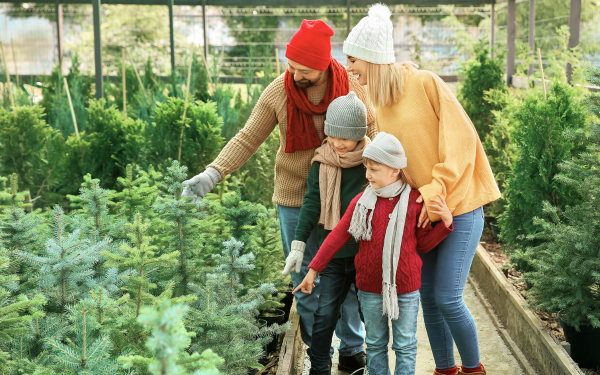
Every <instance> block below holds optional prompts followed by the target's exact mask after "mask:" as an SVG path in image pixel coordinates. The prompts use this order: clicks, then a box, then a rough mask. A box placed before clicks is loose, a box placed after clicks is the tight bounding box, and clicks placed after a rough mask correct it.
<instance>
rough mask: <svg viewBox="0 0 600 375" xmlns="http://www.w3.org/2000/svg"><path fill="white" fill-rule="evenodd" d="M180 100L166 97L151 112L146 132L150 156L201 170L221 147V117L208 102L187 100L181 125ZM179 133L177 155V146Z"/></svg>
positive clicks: (153, 159)
mask: <svg viewBox="0 0 600 375" xmlns="http://www.w3.org/2000/svg"><path fill="white" fill-rule="evenodd" d="M183 107H184V101H183V99H179V98H169V100H168V101H167V102H166V103H161V104H159V105H158V106H157V108H156V110H155V112H154V117H153V119H154V128H153V131H152V134H151V135H150V142H151V146H150V160H151V161H152V162H153V164H154V165H161V163H164V162H165V161H166V160H180V161H181V163H182V164H183V165H186V166H188V168H190V170H192V171H202V170H204V168H205V167H206V166H207V165H208V164H209V163H210V162H212V161H213V160H214V159H215V158H216V157H217V155H218V153H219V152H220V151H221V147H222V146H223V138H222V137H221V126H222V124H223V121H222V119H221V118H220V117H219V116H218V115H217V112H216V105H215V104H214V103H212V102H209V103H203V102H191V101H190V102H188V107H187V110H186V118H185V125H184V126H183V135H182V119H183ZM180 137H181V158H179V155H178V153H179V146H180Z"/></svg>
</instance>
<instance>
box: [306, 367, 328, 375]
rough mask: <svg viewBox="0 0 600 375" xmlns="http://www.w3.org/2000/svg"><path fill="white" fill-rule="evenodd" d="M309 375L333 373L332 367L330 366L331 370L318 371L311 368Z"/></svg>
mask: <svg viewBox="0 0 600 375" xmlns="http://www.w3.org/2000/svg"><path fill="white" fill-rule="evenodd" d="M308 375H331V367H330V368H329V371H317V370H313V369H310V372H309V373H308Z"/></svg>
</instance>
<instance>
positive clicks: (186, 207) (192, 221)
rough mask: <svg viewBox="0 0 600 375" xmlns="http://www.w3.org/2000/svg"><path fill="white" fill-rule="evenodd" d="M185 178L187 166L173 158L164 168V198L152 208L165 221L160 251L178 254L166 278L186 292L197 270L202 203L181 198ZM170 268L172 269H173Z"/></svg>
mask: <svg viewBox="0 0 600 375" xmlns="http://www.w3.org/2000/svg"><path fill="white" fill-rule="evenodd" d="M186 179H187V167H185V166H180V165H179V162H178V161H177V160H175V161H173V163H172V165H171V166H170V167H169V168H167V175H166V177H165V183H167V184H168V193H169V194H170V195H168V196H165V197H158V199H157V201H156V203H155V204H154V206H153V208H154V210H155V211H156V212H157V213H158V214H159V216H160V218H161V219H163V220H164V221H165V223H166V226H165V228H164V230H163V233H165V234H167V236H168V238H167V243H166V244H165V246H164V248H163V249H161V250H162V252H163V253H165V254H167V253H171V252H174V251H177V252H178V253H179V266H178V268H177V269H176V270H168V271H169V272H167V274H166V275H165V276H166V279H168V280H173V281H174V282H175V293H176V294H177V295H186V294H187V293H188V283H189V282H191V281H193V280H192V277H193V275H194V274H196V273H197V270H198V269H197V267H196V266H195V259H197V256H198V254H197V249H198V246H199V244H198V241H197V240H198V238H199V235H200V232H199V231H198V229H199V227H198V222H199V221H201V220H202V219H204V217H205V216H206V215H205V213H204V212H203V211H202V210H203V209H204V208H205V207H206V205H207V204H206V203H201V204H198V203H191V202H190V201H191V200H192V199H193V198H192V197H184V198H182V197H181V192H182V191H183V188H184V185H183V181H185V180H186ZM173 271H174V272H173Z"/></svg>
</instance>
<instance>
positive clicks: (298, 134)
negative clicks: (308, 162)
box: [285, 58, 350, 154]
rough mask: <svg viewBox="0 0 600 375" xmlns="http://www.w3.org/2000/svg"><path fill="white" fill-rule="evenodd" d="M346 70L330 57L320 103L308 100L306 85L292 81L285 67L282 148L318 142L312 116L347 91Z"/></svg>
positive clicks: (301, 147) (302, 147)
mask: <svg viewBox="0 0 600 375" xmlns="http://www.w3.org/2000/svg"><path fill="white" fill-rule="evenodd" d="M349 90H350V89H349V82H348V73H347V72H346V69H345V68H344V66H343V65H342V64H340V63H339V62H337V60H335V59H334V58H331V63H330V64H329V77H328V79H327V89H326V91H325V96H324V97H323V99H322V100H321V102H320V103H319V104H316V105H315V104H313V103H312V102H311V101H310V100H308V96H307V95H306V89H301V88H299V87H298V86H296V84H295V83H294V77H293V76H292V75H291V74H290V72H289V71H287V70H286V71H285V93H286V94H287V131H286V132H285V136H286V141H285V152H286V153H290V154H291V153H294V152H296V151H299V150H300V151H303V150H310V149H311V148H315V147H319V146H321V140H320V139H319V134H317V129H315V123H314V121H313V116H318V115H322V114H324V113H325V112H327V107H329V104H330V103H331V102H332V101H333V100H334V99H335V98H338V97H340V96H343V95H347V94H348V92H349Z"/></svg>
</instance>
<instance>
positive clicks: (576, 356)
mask: <svg viewBox="0 0 600 375" xmlns="http://www.w3.org/2000/svg"><path fill="white" fill-rule="evenodd" d="M558 321H559V323H560V326H561V327H562V329H563V331H564V333H565V339H566V340H567V341H568V342H569V344H571V358H573V361H575V362H577V364H578V365H579V367H581V368H588V369H593V370H598V369H600V328H594V327H592V326H591V325H581V326H579V332H577V330H576V329H575V327H572V326H570V325H568V324H567V323H566V322H565V321H564V320H562V319H561V318H560V316H559V317H558Z"/></svg>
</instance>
